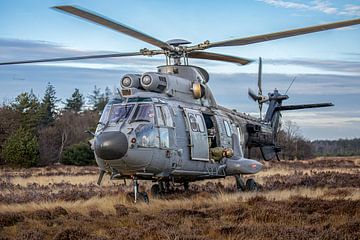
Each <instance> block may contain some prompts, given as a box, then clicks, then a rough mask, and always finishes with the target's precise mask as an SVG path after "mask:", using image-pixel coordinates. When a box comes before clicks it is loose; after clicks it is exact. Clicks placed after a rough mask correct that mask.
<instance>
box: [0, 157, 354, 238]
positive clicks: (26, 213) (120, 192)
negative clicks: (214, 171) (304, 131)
mask: <svg viewBox="0 0 360 240" xmlns="http://www.w3.org/2000/svg"><path fill="white" fill-rule="evenodd" d="M97 175H98V170H97V168H96V167H68V166H55V167H47V168H34V169H25V170H12V169H9V168H2V169H1V170H0V179H1V180H0V239H360V157H352V158H331V157H329V158H319V159H313V160H307V161H292V162H285V161H284V162H275V161H274V162H270V163H266V165H265V170H264V171H263V172H261V173H259V174H257V175H255V176H252V177H253V178H255V179H256V181H257V182H258V183H260V185H261V191H259V192H256V193H250V192H238V191H237V190H236V188H235V181H234V179H233V178H226V179H222V180H212V181H201V182H196V183H192V184H191V185H190V190H189V191H188V192H184V191H183V190H181V189H180V188H179V189H176V191H175V193H174V194H170V195H167V196H165V197H162V198H161V199H154V198H151V196H150V204H145V203H138V204H133V203H132V202H130V201H129V200H127V198H126V197H125V195H126V193H127V192H129V191H131V190H132V189H131V186H132V183H131V182H130V181H128V182H127V183H126V184H125V183H124V182H123V181H109V180H108V177H106V176H105V177H104V181H103V183H102V186H101V187H99V186H97V185H96V184H95V183H96V181H97ZM141 185H142V188H143V189H144V190H147V191H148V190H149V188H150V186H151V183H150V182H149V183H148V182H141Z"/></svg>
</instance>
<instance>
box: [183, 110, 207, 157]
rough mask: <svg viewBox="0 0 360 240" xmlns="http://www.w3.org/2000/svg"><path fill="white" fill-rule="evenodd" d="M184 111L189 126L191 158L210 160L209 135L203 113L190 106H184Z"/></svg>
mask: <svg viewBox="0 0 360 240" xmlns="http://www.w3.org/2000/svg"><path fill="white" fill-rule="evenodd" d="M184 112H185V116H186V121H187V123H188V128H189V137H190V148H191V149H190V152H191V159H192V160H199V161H209V143H208V136H207V130H206V127H205V121H204V117H203V115H202V113H201V112H200V111H198V110H194V109H189V108H184Z"/></svg>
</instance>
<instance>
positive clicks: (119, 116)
mask: <svg viewBox="0 0 360 240" xmlns="http://www.w3.org/2000/svg"><path fill="white" fill-rule="evenodd" d="M133 108H134V104H128V105H123V104H114V105H113V106H112V108H111V112H110V115H109V124H111V123H117V122H119V121H123V120H125V119H127V118H128V117H129V115H130V113H131V111H132V109H133Z"/></svg>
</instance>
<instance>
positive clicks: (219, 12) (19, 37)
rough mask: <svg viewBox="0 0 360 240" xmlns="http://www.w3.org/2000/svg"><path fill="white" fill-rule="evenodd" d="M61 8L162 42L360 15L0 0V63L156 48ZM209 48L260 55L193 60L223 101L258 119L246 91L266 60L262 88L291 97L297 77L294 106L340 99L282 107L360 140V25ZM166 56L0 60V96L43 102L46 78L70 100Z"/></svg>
mask: <svg viewBox="0 0 360 240" xmlns="http://www.w3.org/2000/svg"><path fill="white" fill-rule="evenodd" d="M57 5H76V6H80V7H82V8H85V9H89V10H91V11H93V12H96V13H100V14H101V15H103V16H106V17H108V18H110V19H114V20H116V21H118V22H121V23H123V24H126V25H127V26H131V27H132V28H135V29H137V30H140V31H141V32H144V33H146V34H149V35H151V36H153V37H155V38H157V39H160V40H163V41H167V40H170V39H174V38H181V39H186V40H188V41H190V42H192V43H193V44H197V43H201V42H203V41H205V40H209V41H211V42H212V41H222V40H227V39H233V38H240V37H248V36H253V35H259V34H265V33H271V32H276V31H283V30H289V29H293V28H300V27H306V26H312V25H317V24H324V23H330V22H335V21H342V20H348V19H354V18H360V0H353V1H347V0H341V1H340V0H326V1H325V0H315V1H300V0H289V1H287V0H242V1H235V0H229V1H220V0H219V1H216V0H208V1H200V0H199V1H188V0H183V1H165V0H133V1H119V0H101V1H100V0H98V1H95V0H94V1H80V0H78V1H65V0H54V1H43V0H32V1H21V0H1V1H0V62H4V61H16V60H26V59H37V58H54V57H65V56H77V55H88V54H102V53H114V52H133V51H138V50H139V49H142V48H144V47H146V48H149V49H156V47H154V46H151V45H150V44H148V43H145V42H142V41H140V40H137V39H133V38H131V37H129V36H126V35H123V34H120V33H117V32H115V31H113V30H110V29H106V28H104V27H102V26H99V25H96V24H93V23H90V22H87V21H84V20H82V19H79V18H75V17H73V16H70V15H68V14H64V13H61V12H59V11H56V10H53V9H51V7H53V6H57ZM209 51H211V52H217V53H223V54H230V55H234V56H239V57H245V58H249V59H253V60H254V63H252V64H249V65H247V66H239V65H236V64H231V63H221V62H216V61H205V60H190V63H191V64H193V65H198V66H200V67H203V68H205V69H207V71H208V72H209V73H210V81H209V85H210V87H211V88H212V89H213V92H214V95H215V97H216V99H217V102H218V103H219V104H220V105H223V106H225V107H229V108H232V109H237V110H238V111H239V112H247V113H251V114H253V115H255V116H256V115H258V106H257V104H256V103H255V102H253V101H251V100H250V99H249V98H248V97H247V91H248V88H252V89H254V90H255V91H257V69H258V64H257V59H258V57H262V58H263V92H265V93H266V92H270V91H273V90H274V88H277V89H278V90H279V91H280V92H283V93H284V92H285V91H286V89H287V88H288V86H289V84H290V82H291V80H292V79H293V78H294V77H296V80H295V82H294V84H293V85H292V87H291V88H290V90H289V92H288V95H289V96H290V98H289V100H287V101H286V104H303V103H316V102H333V103H334V104H335V107H331V108H323V109H308V110H299V111H288V112H283V118H284V120H285V121H286V120H291V121H294V122H296V123H297V125H299V127H300V130H301V134H302V135H303V136H304V137H305V138H308V139H310V140H315V139H338V138H354V137H360V106H359V102H360V25H357V26H352V27H346V28H343V29H336V30H329V31H325V32H320V33H313V34H307V35H303V36H297V37H291V38H286V39H281V40H275V41H269V42H263V43H257V44H252V45H247V46H237V47H220V48H212V49H210V50H209ZM164 62H165V60H164V58H163V57H161V56H157V57H151V58H149V57H132V58H130V57H128V58H121V59H103V60H101V59H97V60H82V61H76V62H74V61H71V62H66V63H65V62H63V63H51V64H50V63H46V64H45V63H42V64H28V65H12V66H0V101H2V102H11V101H13V99H14V98H15V97H16V96H17V95H18V94H19V93H21V92H24V91H30V90H31V89H33V91H34V93H35V94H37V96H38V97H39V98H41V97H42V94H43V92H44V90H45V88H46V84H47V83H48V82H50V83H51V84H52V85H54V86H55V89H56V91H57V96H58V97H59V98H61V99H62V100H63V101H64V100H65V99H66V98H68V97H69V96H70V95H71V93H72V92H73V91H74V89H75V88H79V89H80V91H81V92H82V93H83V94H84V95H85V96H86V95H87V94H88V93H90V92H91V91H92V89H93V88H94V86H95V85H96V86H97V87H100V88H101V89H102V90H104V89H105V87H106V86H108V87H110V89H116V87H119V81H120V79H121V76H122V75H123V74H126V73H143V72H146V71H156V66H158V65H162V64H164ZM264 109H266V105H265V106H264ZM263 111H264V110H263Z"/></svg>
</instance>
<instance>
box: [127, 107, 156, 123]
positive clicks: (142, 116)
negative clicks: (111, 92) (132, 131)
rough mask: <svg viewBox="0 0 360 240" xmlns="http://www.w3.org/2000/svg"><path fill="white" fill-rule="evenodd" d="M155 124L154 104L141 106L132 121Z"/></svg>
mask: <svg viewBox="0 0 360 240" xmlns="http://www.w3.org/2000/svg"><path fill="white" fill-rule="evenodd" d="M141 121H144V122H150V123H154V106H153V105H152V104H139V105H138V106H137V108H136V110H135V113H134V115H133V117H132V119H131V122H141Z"/></svg>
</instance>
